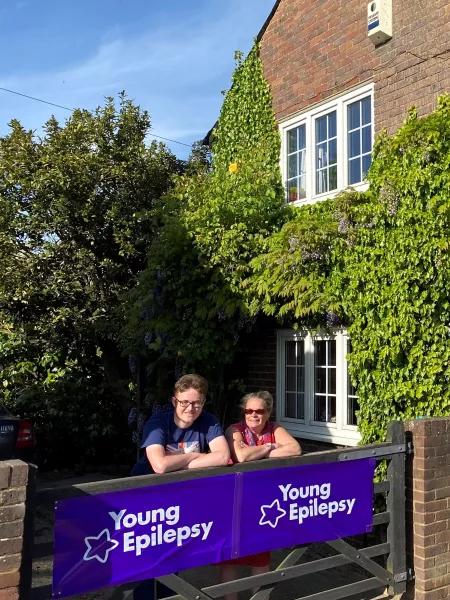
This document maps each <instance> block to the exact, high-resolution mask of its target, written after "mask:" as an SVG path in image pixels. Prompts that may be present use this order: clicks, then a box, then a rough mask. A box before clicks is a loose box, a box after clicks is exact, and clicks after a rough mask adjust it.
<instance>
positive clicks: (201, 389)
mask: <svg viewBox="0 0 450 600" xmlns="http://www.w3.org/2000/svg"><path fill="white" fill-rule="evenodd" d="M187 390H197V392H198V393H199V394H202V396H204V397H205V398H206V394H207V393H208V382H207V381H206V379H205V378H204V377H202V376H201V375H195V374H191V375H183V376H182V377H180V379H179V380H178V381H177V382H176V384H175V386H174V388H173V395H174V396H176V395H177V394H178V393H179V392H186V391H187Z"/></svg>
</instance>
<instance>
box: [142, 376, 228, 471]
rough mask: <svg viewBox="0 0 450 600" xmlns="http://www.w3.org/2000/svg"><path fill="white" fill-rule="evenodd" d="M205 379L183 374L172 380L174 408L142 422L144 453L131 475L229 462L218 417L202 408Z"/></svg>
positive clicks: (205, 391) (206, 387) (214, 465)
mask: <svg viewBox="0 0 450 600" xmlns="http://www.w3.org/2000/svg"><path fill="white" fill-rule="evenodd" d="M207 393H208V382H207V381H206V379H204V378H203V377H201V376H200V375H183V377H181V378H180V379H179V380H178V381H177V382H176V384H175V387H174V392H173V396H172V405H173V408H174V410H173V411H168V412H162V413H157V414H154V415H153V416H152V417H151V418H150V419H149V420H148V421H147V422H146V424H145V426H144V433H143V436H142V445H141V447H142V448H145V455H144V456H143V457H142V458H141V459H140V460H139V461H138V462H137V464H136V465H135V467H134V469H133V473H132V475H147V474H149V473H169V472H171V471H181V470H183V469H199V468H205V467H220V466H225V465H227V464H228V461H229V459H230V450H229V447H228V443H227V441H226V438H225V436H224V434H223V431H222V428H221V426H220V424H219V421H218V420H217V419H216V417H214V416H213V415H211V414H209V413H207V412H203V406H204V404H205V399H206V394H207Z"/></svg>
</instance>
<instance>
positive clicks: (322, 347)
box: [314, 340, 327, 366]
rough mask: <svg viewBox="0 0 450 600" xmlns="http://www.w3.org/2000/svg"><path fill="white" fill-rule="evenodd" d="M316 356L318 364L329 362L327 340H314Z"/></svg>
mask: <svg viewBox="0 0 450 600" xmlns="http://www.w3.org/2000/svg"><path fill="white" fill-rule="evenodd" d="M314 357H315V364H316V366H319V365H320V366H325V365H326V364H327V342H326V341H325V340H317V341H315V342H314Z"/></svg>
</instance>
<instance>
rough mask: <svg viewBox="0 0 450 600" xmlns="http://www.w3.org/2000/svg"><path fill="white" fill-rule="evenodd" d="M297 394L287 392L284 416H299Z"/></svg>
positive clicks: (293, 417) (292, 417) (291, 417)
mask: <svg viewBox="0 0 450 600" xmlns="http://www.w3.org/2000/svg"><path fill="white" fill-rule="evenodd" d="M296 404H297V394H286V408H285V411H284V416H285V417H287V418H288V419H295V418H297V407H296Z"/></svg>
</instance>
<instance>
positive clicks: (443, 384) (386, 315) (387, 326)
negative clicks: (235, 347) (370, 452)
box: [246, 96, 450, 443]
mask: <svg viewBox="0 0 450 600" xmlns="http://www.w3.org/2000/svg"><path fill="white" fill-rule="evenodd" d="M449 131H450V99H449V97H448V96H443V97H441V98H440V100H439V104H438V108H437V110H436V111H435V112H434V113H433V114H431V115H429V116H428V117H426V118H423V119H420V120H419V119H418V118H417V115H416V113H415V111H414V110H412V111H411V112H410V114H409V117H408V119H407V120H406V121H405V123H404V125H403V127H401V128H400V129H399V130H398V131H397V133H396V134H394V135H393V136H391V137H390V136H388V135H387V134H386V133H383V134H382V135H381V136H380V137H379V138H378V140H377V142H376V145H375V148H374V155H373V164H372V167H371V169H370V171H369V175H368V179H369V183H370V187H369V190H368V191H367V192H365V193H356V192H353V191H349V192H343V193H341V194H340V195H339V196H338V197H337V198H335V199H334V200H329V201H327V202H324V203H319V204H316V205H314V206H305V207H302V208H299V209H297V211H296V215H295V217H294V219H293V220H292V221H290V222H289V223H287V224H286V225H285V226H284V227H283V229H282V230H281V231H280V232H278V233H275V234H274V235H273V236H272V237H271V238H270V240H269V241H268V251H267V252H265V253H264V254H263V255H261V256H258V257H257V258H255V259H254V260H253V262H252V268H253V274H252V275H251V276H250V277H249V278H248V279H247V281H246V286H247V289H248V293H249V295H250V297H252V303H251V308H252V312H253V313H256V312H257V311H259V310H262V311H263V312H265V313H266V314H270V315H275V316H277V317H278V318H280V319H283V318H284V319H285V320H287V322H290V323H291V324H292V323H294V324H297V325H299V324H300V325H305V326H322V327H324V326H327V325H333V324H336V323H344V324H346V325H347V327H348V331H349V334H350V337H351V339H352V352H351V354H350V355H349V364H350V374H351V377H352V380H353V382H354V383H355V384H356V386H357V390H358V395H359V404H360V412H359V417H360V423H361V425H360V431H361V433H362V441H363V443H368V442H373V441H379V440H381V439H383V438H384V436H385V433H386V427H387V423H388V422H389V421H390V420H392V419H400V420H403V419H408V418H414V417H417V416H441V415H448V414H450V384H449V382H450V303H449V299H448V286H449V281H450V255H449V253H450V243H449V231H450V193H449V190H450V168H449V167H450V134H449Z"/></svg>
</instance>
